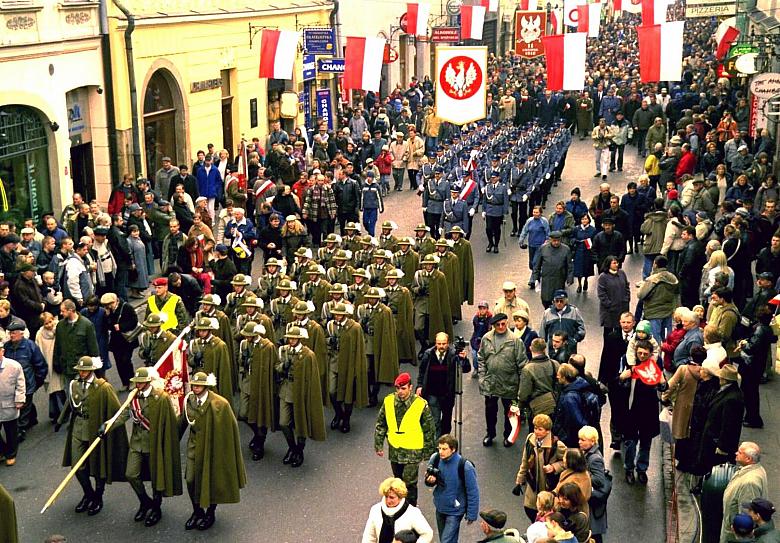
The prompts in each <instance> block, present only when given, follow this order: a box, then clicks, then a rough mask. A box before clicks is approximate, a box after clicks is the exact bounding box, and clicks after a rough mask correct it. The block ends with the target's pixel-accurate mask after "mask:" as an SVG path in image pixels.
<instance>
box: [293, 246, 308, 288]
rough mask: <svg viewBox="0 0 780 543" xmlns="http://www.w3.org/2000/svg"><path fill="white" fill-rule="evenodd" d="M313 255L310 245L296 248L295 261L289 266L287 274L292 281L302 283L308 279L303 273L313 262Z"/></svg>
mask: <svg viewBox="0 0 780 543" xmlns="http://www.w3.org/2000/svg"><path fill="white" fill-rule="evenodd" d="M311 256H312V252H311V249H310V248H308V247H298V248H297V249H296V250H295V261H294V262H292V263H290V264H289V265H288V267H287V274H288V276H289V277H290V279H291V280H292V281H295V282H296V283H297V284H299V285H300V284H301V283H303V282H304V281H305V280H306V277H305V276H304V275H303V274H304V273H305V272H306V270H308V269H309V266H311V264H312V260H311Z"/></svg>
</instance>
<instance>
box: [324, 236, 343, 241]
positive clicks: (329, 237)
mask: <svg viewBox="0 0 780 543" xmlns="http://www.w3.org/2000/svg"><path fill="white" fill-rule="evenodd" d="M325 243H341V236H339V235H338V234H328V237H326V238H325Z"/></svg>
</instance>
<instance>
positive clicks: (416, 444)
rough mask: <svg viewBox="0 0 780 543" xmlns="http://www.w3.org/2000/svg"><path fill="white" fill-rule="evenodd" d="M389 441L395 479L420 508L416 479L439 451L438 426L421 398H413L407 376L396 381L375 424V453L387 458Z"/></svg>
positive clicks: (401, 376) (411, 502)
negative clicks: (425, 463)
mask: <svg viewBox="0 0 780 543" xmlns="http://www.w3.org/2000/svg"><path fill="white" fill-rule="evenodd" d="M385 438H387V443H388V453H389V454H388V456H389V459H390V468H391V469H392V471H393V475H394V476H395V477H398V478H400V479H402V480H403V481H404V483H406V488H407V489H408V491H409V493H408V495H407V497H406V499H407V501H408V502H409V503H410V504H411V505H417V478H418V472H419V467H420V462H422V461H423V460H425V459H426V458H430V456H431V455H432V454H433V453H434V451H435V450H436V444H435V439H436V426H435V424H434V422H433V417H432V416H431V410H430V408H429V407H428V402H426V401H425V400H424V399H422V398H421V397H419V396H417V395H415V394H413V389H412V376H411V375H409V374H408V373H406V372H404V373H402V374H400V375H399V376H398V377H396V379H395V393H394V394H388V395H387V396H386V397H385V399H384V401H383V402H382V406H381V407H380V408H379V414H378V415H377V420H376V429H375V431H374V450H375V451H376V454H377V456H384V455H385V451H384V443H385Z"/></svg>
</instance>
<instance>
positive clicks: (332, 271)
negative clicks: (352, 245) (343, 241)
mask: <svg viewBox="0 0 780 543" xmlns="http://www.w3.org/2000/svg"><path fill="white" fill-rule="evenodd" d="M351 259H352V251H351V250H349V249H339V250H338V251H336V254H335V255H333V266H331V267H330V268H328V271H327V272H326V274H325V277H327V279H328V283H330V284H331V285H334V284H336V283H343V284H345V285H348V284H349V283H350V282H352V272H353V271H355V268H353V267H352V266H351V265H349V264H347V262H349V261H350V260H351Z"/></svg>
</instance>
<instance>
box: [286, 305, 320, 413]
mask: <svg viewBox="0 0 780 543" xmlns="http://www.w3.org/2000/svg"><path fill="white" fill-rule="evenodd" d="M292 311H293V316H294V317H295V320H294V321H293V322H291V323H290V324H288V325H287V330H289V329H290V328H291V327H292V326H297V327H298V328H300V329H301V330H305V331H306V336H307V337H306V338H304V339H302V340H301V343H303V345H304V346H306V347H308V348H309V349H311V351H312V352H313V353H314V356H315V358H316V359H317V365H318V366H319V369H320V382H321V384H322V392H323V394H324V396H323V397H322V399H323V400H327V397H328V392H327V391H328V385H327V375H326V373H327V372H326V370H327V368H326V367H325V360H326V356H327V354H328V347H327V346H326V345H325V330H324V329H323V328H322V326H320V324H319V323H318V322H316V321H314V320H313V319H311V318H310V316H311V315H312V314H313V313H314V311H315V308H314V304H312V303H311V300H309V301H306V302H304V301H300V302H298V303H297V304H295V307H293V310H292Z"/></svg>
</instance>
